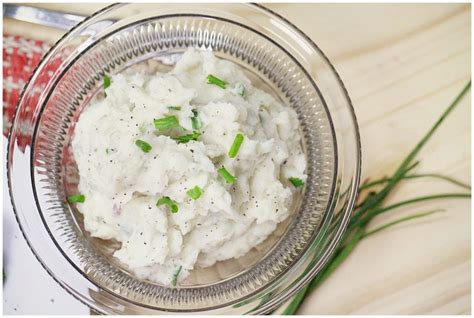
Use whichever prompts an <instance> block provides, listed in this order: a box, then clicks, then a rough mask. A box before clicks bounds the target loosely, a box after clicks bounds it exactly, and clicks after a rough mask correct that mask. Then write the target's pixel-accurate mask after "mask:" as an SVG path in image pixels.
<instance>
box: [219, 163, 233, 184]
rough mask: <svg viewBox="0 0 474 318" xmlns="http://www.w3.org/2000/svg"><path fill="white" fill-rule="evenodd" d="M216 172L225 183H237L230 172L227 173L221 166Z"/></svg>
mask: <svg viewBox="0 0 474 318" xmlns="http://www.w3.org/2000/svg"><path fill="white" fill-rule="evenodd" d="M217 172H218V173H219V174H220V175H221V176H222V178H224V180H225V181H226V182H227V183H230V184H233V183H235V181H237V178H236V177H234V176H233V175H231V174H230V172H229V171H227V169H226V168H225V167H224V166H222V168H219V169H217Z"/></svg>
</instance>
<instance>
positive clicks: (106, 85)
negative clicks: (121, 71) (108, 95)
mask: <svg viewBox="0 0 474 318" xmlns="http://www.w3.org/2000/svg"><path fill="white" fill-rule="evenodd" d="M103 81H104V89H105V88H107V87H109V86H110V83H112V80H111V79H110V76H108V75H104V78H103Z"/></svg>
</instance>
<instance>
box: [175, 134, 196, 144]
mask: <svg viewBox="0 0 474 318" xmlns="http://www.w3.org/2000/svg"><path fill="white" fill-rule="evenodd" d="M199 136H201V133H200V132H199V131H193V133H192V134H188V135H184V136H179V137H174V138H173V139H174V140H176V141H177V142H178V144H185V143H187V142H189V141H191V140H197V139H198V138H199Z"/></svg>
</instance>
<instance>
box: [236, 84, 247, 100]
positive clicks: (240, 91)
mask: <svg viewBox="0 0 474 318" xmlns="http://www.w3.org/2000/svg"><path fill="white" fill-rule="evenodd" d="M237 94H239V95H240V96H242V97H245V86H244V85H243V84H242V83H239V84H238V85H237Z"/></svg>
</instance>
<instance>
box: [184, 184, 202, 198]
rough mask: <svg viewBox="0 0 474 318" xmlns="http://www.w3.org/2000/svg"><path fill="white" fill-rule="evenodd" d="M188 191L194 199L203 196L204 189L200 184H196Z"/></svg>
mask: <svg viewBox="0 0 474 318" xmlns="http://www.w3.org/2000/svg"><path fill="white" fill-rule="evenodd" d="M186 193H187V194H188V195H189V196H190V197H191V198H193V199H194V200H197V199H199V198H200V197H201V194H202V189H201V188H200V187H199V186H195V187H194V188H192V189H189V190H188V191H186Z"/></svg>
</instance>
